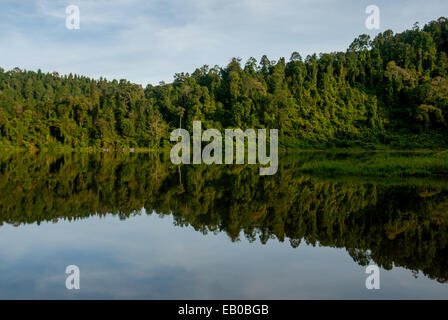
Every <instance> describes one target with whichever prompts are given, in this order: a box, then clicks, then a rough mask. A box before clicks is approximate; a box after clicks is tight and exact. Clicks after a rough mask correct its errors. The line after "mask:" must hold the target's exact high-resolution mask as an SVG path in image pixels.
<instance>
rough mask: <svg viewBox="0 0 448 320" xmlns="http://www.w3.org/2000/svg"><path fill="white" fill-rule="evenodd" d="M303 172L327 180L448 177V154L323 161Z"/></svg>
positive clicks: (308, 165) (305, 164) (307, 163)
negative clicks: (340, 178)
mask: <svg viewBox="0 0 448 320" xmlns="http://www.w3.org/2000/svg"><path fill="white" fill-rule="evenodd" d="M300 171H301V172H303V173H307V174H318V175H326V176H334V175H357V176H383V177H387V176H401V177H411V176H432V175H448V152H447V151H443V152H439V153H435V154H432V155H428V154H423V155H417V156H402V155H393V154H390V153H386V154H371V156H370V157H366V158H365V159H352V158H347V159H341V160H321V161H311V162H305V163H304V164H303V165H302V166H301V168H300Z"/></svg>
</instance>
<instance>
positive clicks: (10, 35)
mask: <svg viewBox="0 0 448 320" xmlns="http://www.w3.org/2000/svg"><path fill="white" fill-rule="evenodd" d="M69 5H76V6H77V7H78V8H79V13H80V28H79V29H68V28H67V27H66V18H67V15H66V8H67V6H69ZM369 5H376V6H377V7H378V8H379V9H380V27H379V29H372V30H370V29H368V28H367V27H366V25H365V21H366V19H367V18H368V16H369V14H368V13H366V8H367V6H369ZM440 16H448V1H447V0H425V1H423V0H406V1H403V0H394V1H388V0H377V1H375V0H67V1H66V0H0V67H1V68H3V69H5V70H10V69H12V68H14V67H19V68H21V69H26V70H34V71H37V70H38V69H41V70H42V71H44V72H53V71H57V72H59V73H60V74H69V73H73V74H81V75H85V76H89V77H93V78H96V79H97V78H99V77H103V78H106V79H108V80H112V79H127V80H129V81H131V82H134V83H139V84H142V85H143V86H146V85H147V84H158V83H159V82H160V81H164V82H167V83H168V82H171V81H172V79H173V75H174V74H175V73H180V72H189V73H191V72H193V71H194V70H195V69H196V68H198V67H201V66H203V65H209V66H214V65H219V66H225V65H226V64H227V63H229V61H230V60H231V59H232V58H233V57H240V58H241V59H242V62H243V63H244V62H245V61H246V60H247V59H248V58H249V57H255V58H256V59H257V60H258V61H259V60H260V58H261V56H262V55H264V54H266V55H267V56H268V58H269V59H271V60H278V59H279V58H280V57H285V58H286V59H289V57H290V56H291V53H292V52H294V51H297V52H299V53H300V54H301V55H302V57H306V55H308V54H313V53H320V52H334V51H345V50H346V48H347V47H348V46H349V45H350V43H351V42H352V41H353V39H354V38H355V37H357V36H358V35H360V34H364V33H365V34H369V35H371V36H375V35H376V34H377V33H378V32H383V31H384V30H387V29H391V30H393V31H394V32H400V31H403V30H406V29H410V28H412V26H413V24H414V23H415V22H419V23H420V25H421V26H422V25H424V24H425V23H427V22H429V21H431V20H435V19H437V18H439V17H440Z"/></svg>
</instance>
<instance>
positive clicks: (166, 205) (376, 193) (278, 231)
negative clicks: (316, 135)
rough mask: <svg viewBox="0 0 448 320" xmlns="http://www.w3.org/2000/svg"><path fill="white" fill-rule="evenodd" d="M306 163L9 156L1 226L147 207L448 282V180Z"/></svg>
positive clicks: (0, 182)
mask: <svg viewBox="0 0 448 320" xmlns="http://www.w3.org/2000/svg"><path fill="white" fill-rule="evenodd" d="M302 160H303V159H298V158H294V159H292V158H291V159H283V161H280V166H279V170H278V173H277V174H276V175H274V176H269V177H267V176H260V175H259V174H258V169H257V168H255V167H249V166H243V165H241V166H206V165H200V166H193V165H191V166H183V167H181V168H179V167H175V166H172V165H171V164H170V161H169V159H167V155H165V154H158V155H157V154H131V155H125V154H65V155H53V156H50V155H45V156H44V155H39V154H2V155H0V224H2V223H10V224H15V225H19V224H21V223H33V222H37V223H39V222H41V221H57V220H58V219H68V220H72V219H77V218H84V217H88V216H91V215H104V214H106V213H113V214H118V215H119V216H120V218H122V219H125V218H126V217H128V216H131V215H132V214H133V213H135V211H136V210H137V211H138V210H140V209H142V208H146V210H147V212H148V213H151V212H153V211H155V212H157V213H158V214H161V215H165V214H172V215H173V216H174V220H175V223H176V225H180V226H185V225H191V226H193V227H194V228H195V230H197V231H200V232H203V233H206V232H209V231H212V232H218V231H224V232H226V233H227V234H228V236H229V237H230V238H231V239H232V240H237V239H238V237H239V235H240V234H241V231H243V233H244V234H245V236H246V237H247V238H248V239H250V240H255V239H256V237H259V238H260V241H261V242H262V243H265V242H266V241H268V239H270V238H277V239H279V240H280V241H284V240H285V239H289V241H290V243H291V245H292V246H294V247H296V246H298V245H299V244H300V242H301V241H304V242H306V243H308V244H312V245H316V244H318V245H322V246H330V247H342V248H346V249H347V250H348V252H349V253H350V255H351V256H352V257H353V259H355V261H357V262H358V263H359V264H361V265H365V264H367V263H369V262H370V261H374V262H375V263H377V264H378V265H380V266H383V267H384V268H388V269H389V268H392V266H394V265H395V266H403V267H406V268H409V269H411V270H414V271H418V270H421V271H423V273H425V274H426V275H428V276H429V277H431V278H433V279H437V280H438V281H441V282H446V281H448V268H447V267H448V182H446V183H445V182H443V181H442V182H441V181H425V180H414V181H411V182H402V181H396V182H393V181H385V180H382V181H374V182H372V181H365V180H364V181H362V180H361V181H360V180H354V179H343V180H337V181H336V180H327V181H326V180H322V179H315V178H313V177H306V176H302V175H300V174H298V172H297V168H298V164H299V162H300V161H302ZM0 230H1V229H0Z"/></svg>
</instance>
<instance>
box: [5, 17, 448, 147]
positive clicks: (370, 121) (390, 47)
mask: <svg viewBox="0 0 448 320" xmlns="http://www.w3.org/2000/svg"><path fill="white" fill-rule="evenodd" d="M447 108H448V19H447V18H445V17H441V18H439V19H438V20H436V21H431V22H429V23H428V24H426V25H425V26H424V27H422V28H421V27H419V26H418V24H415V25H414V26H413V28H412V29H409V30H406V31H404V32H401V33H396V34H394V33H393V31H391V30H387V31H384V32H382V33H379V34H378V35H377V36H376V37H375V38H374V39H370V37H369V36H368V35H361V36H359V37H358V38H356V39H355V40H354V41H353V42H352V44H351V45H350V46H349V48H348V49H347V50H346V52H331V53H321V54H319V55H316V54H313V55H308V56H307V57H305V58H302V56H301V55H300V54H299V53H298V52H294V53H292V55H291V57H290V59H289V60H288V61H287V60H286V59H285V58H280V59H278V61H273V60H270V59H269V58H268V57H266V56H263V57H262V58H261V59H260V61H259V62H258V61H257V60H256V59H255V58H249V59H248V61H246V62H245V63H243V62H242V61H241V59H239V58H234V59H232V60H231V61H230V63H229V64H228V65H227V66H225V67H219V66H214V67H209V66H206V65H205V66H203V67H201V68H198V69H196V70H195V71H194V72H193V73H191V74H189V73H178V74H175V76H174V81H173V82H172V83H169V84H165V83H163V82H161V83H160V84H159V85H147V86H146V87H145V88H143V87H142V86H141V85H138V84H133V83H130V82H129V81H127V80H124V79H122V80H119V81H118V80H112V81H108V80H106V79H103V78H100V79H98V80H95V79H91V78H88V77H84V76H79V75H72V74H69V75H63V76H61V75H59V74H58V73H57V72H54V73H43V72H42V71H40V70H38V71H37V72H34V71H22V70H20V69H19V68H14V69H13V70H10V71H5V70H3V69H1V68H0V145H1V146H20V147H25V148H44V147H47V148H52V147H70V148H82V147H96V148H101V147H104V148H121V147H145V148H163V147H166V146H167V145H168V144H169V141H168V137H169V131H170V130H172V129H174V128H178V127H182V128H187V129H190V130H191V125H192V121H193V120H200V121H202V123H203V126H204V128H217V129H223V128H236V127H239V128H267V129H271V128H272V129H279V138H280V144H281V145H283V146H285V147H332V146H335V147H346V146H365V147H376V146H383V145H387V146H393V147H406V148H419V147H440V146H446V145H447V139H446V138H447V136H448V128H447V121H448V110H447Z"/></svg>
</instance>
